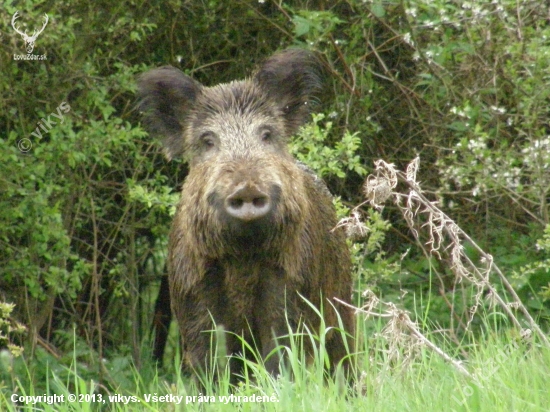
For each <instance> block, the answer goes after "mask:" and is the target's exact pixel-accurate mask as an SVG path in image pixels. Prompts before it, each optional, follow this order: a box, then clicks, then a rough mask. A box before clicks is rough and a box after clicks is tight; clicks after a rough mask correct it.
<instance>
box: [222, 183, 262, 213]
mask: <svg viewBox="0 0 550 412" xmlns="http://www.w3.org/2000/svg"><path fill="white" fill-rule="evenodd" d="M224 206H225V210H226V212H227V213H228V214H229V216H231V217H234V218H235V219H238V220H241V221H244V222H251V221H253V220H256V219H260V218H262V217H264V216H266V215H267V214H268V213H269V212H270V211H271V209H272V201H271V197H270V196H269V194H267V193H266V192H264V191H262V190H260V189H259V188H258V187H257V186H256V185H254V184H249V183H248V184H244V185H240V186H239V187H237V189H236V190H235V191H234V192H233V193H231V194H230V195H229V196H227V198H226V199H225V204H224Z"/></svg>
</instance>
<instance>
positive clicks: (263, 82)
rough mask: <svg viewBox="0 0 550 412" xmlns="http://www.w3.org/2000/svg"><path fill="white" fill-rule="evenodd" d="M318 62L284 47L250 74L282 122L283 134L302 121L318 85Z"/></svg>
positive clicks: (309, 55)
mask: <svg viewBox="0 0 550 412" xmlns="http://www.w3.org/2000/svg"><path fill="white" fill-rule="evenodd" d="M321 73H322V64H321V61H320V60H319V59H318V58H317V56H315V55H314V54H313V53H312V52H310V51H307V50H303V49H288V50H285V51H282V52H280V53H277V54H275V55H273V56H271V57H270V58H269V59H267V61H266V62H265V63H264V64H263V65H262V67H261V68H260V70H258V72H257V73H256V75H255V76H254V80H255V81H256V82H257V84H258V85H259V86H260V87H261V88H262V89H263V90H264V91H266V92H267V94H268V95H269V97H270V98H272V99H273V101H274V102H275V104H276V105H277V107H278V108H279V109H280V110H281V111H282V113H283V115H284V117H285V121H286V132H287V135H289V136H290V135H292V134H294V133H295V132H296V131H297V129H298V127H300V125H301V124H302V123H303V122H304V121H305V120H306V118H307V115H308V113H309V106H310V103H311V97H312V95H313V94H314V93H315V92H316V91H317V90H319V89H320V88H321Z"/></svg>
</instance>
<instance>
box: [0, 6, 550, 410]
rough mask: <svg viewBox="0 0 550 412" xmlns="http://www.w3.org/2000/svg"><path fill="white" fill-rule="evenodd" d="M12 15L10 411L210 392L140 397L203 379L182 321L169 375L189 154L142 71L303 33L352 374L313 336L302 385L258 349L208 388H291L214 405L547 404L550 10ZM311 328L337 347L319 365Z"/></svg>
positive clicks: (209, 69)
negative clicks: (169, 148) (162, 342)
mask: <svg viewBox="0 0 550 412" xmlns="http://www.w3.org/2000/svg"><path fill="white" fill-rule="evenodd" d="M16 11H19V15H20V17H19V19H18V24H19V25H20V26H19V27H20V29H21V30H22V31H24V30H25V29H27V33H32V31H33V30H35V29H38V28H39V27H41V25H42V16H43V15H44V13H47V14H48V16H49V21H48V24H47V26H46V27H45V29H44V31H43V32H42V33H41V34H40V35H39V36H38V38H37V40H36V44H35V47H34V50H33V53H34V54H37V55H46V59H43V60H21V59H19V58H15V57H14V56H15V55H21V54H26V52H25V47H24V46H25V44H24V42H23V39H22V37H21V36H20V35H19V34H17V33H16V32H15V31H14V30H13V29H12V27H11V26H10V22H11V20H12V17H13V15H14V14H15V12H16ZM0 21H2V22H4V23H3V25H2V26H1V27H0V35H1V38H2V43H3V44H4V47H3V48H2V49H1V50H0V60H1V61H2V62H3V63H2V71H1V74H0V90H2V94H1V97H0V147H1V148H2V150H0V409H2V410H4V409H7V410H16V409H17V408H19V407H20V406H21V405H22V404H19V406H18V405H16V404H14V403H13V402H12V401H11V398H10V397H11V396H12V394H17V395H18V396H19V395H21V396H25V395H29V396H38V395H44V394H47V395H53V394H59V395H61V394H65V395H68V394H69V393H72V394H82V395H88V398H87V399H86V398H85V399H84V400H85V402H84V403H82V404H74V405H70V404H68V403H67V402H65V403H62V404H56V405H48V404H41V405H40V406H39V407H40V408H43V409H44V410H96V409H100V408H102V404H98V403H96V402H91V400H92V398H90V396H92V395H102V396H103V397H104V398H105V397H106V396H107V398H108V395H114V394H120V395H121V396H122V395H124V396H135V397H136V399H139V400H141V402H140V405H139V408H142V409H143V410H157V409H161V410H165V409H166V410H172V409H178V408H179V409H181V410H183V409H184V408H186V410H187V409H190V410H193V409H197V410H198V409H202V408H205V407H206V405H205V403H204V402H203V403H199V402H198V401H197V402H194V401H193V402H190V403H189V404H188V405H183V406H174V405H173V404H172V403H166V404H162V403H158V402H154V401H152V400H151V399H152V398H149V400H146V395H149V394H150V395H153V394H155V393H156V394H157V395H159V396H160V395H167V394H172V395H179V396H199V393H200V391H199V390H198V389H197V388H196V387H194V386H193V385H194V383H192V382H191V381H190V380H189V379H188V378H187V377H182V376H180V375H179V374H178V367H177V365H178V364H179V351H178V348H177V347H178V345H177V339H178V338H177V334H176V333H175V331H172V333H171V334H170V339H169V343H168V347H167V351H166V354H165V356H164V366H162V367H159V368H157V366H156V365H155V364H154V363H153V361H152V360H151V351H152V349H151V348H152V340H153V338H152V334H151V325H152V322H153V311H154V305H155V300H156V298H157V295H158V289H159V284H160V281H161V279H162V277H163V276H164V275H165V267H164V265H165V259H166V254H165V251H166V244H167V233H168V230H169V226H170V221H171V216H172V215H173V214H174V208H175V204H176V202H177V199H178V187H179V186H181V183H182V181H183V180H184V178H185V175H186V165H185V164H183V163H182V162H181V161H178V160H176V161H173V162H171V163H168V162H166V161H165V160H164V158H163V156H162V154H161V152H160V145H159V142H156V141H153V140H151V139H150V138H149V136H148V135H147V134H146V133H145V132H144V130H143V129H142V128H141V125H140V116H139V113H137V111H136V109H135V88H136V85H135V78H136V76H137V75H138V74H139V73H142V72H144V71H146V70H147V69H148V68H151V67H156V66H161V65H165V64H171V65H173V66H176V67H179V68H181V69H182V70H183V71H185V72H186V73H188V74H190V75H192V76H193V77H195V78H197V80H199V81H201V82H202V83H204V84H215V83H219V82H223V81H229V80H232V79H235V78H241V77H243V76H244V75H246V74H247V73H249V72H250V70H251V69H253V68H254V67H255V64H257V63H259V62H260V61H261V60H262V59H263V58H265V57H266V56H268V55H270V54H272V53H273V52H274V51H275V50H278V49H282V48H285V47H288V46H300V47H306V48H309V49H312V50H316V51H318V52H319V53H321V54H322V55H323V56H324V61H325V66H326V72H327V82H326V93H324V94H323V95H322V96H319V102H318V104H317V107H316V111H317V113H318V114H316V115H314V116H313V117H312V122H311V123H310V124H309V125H306V126H305V127H304V128H303V129H302V131H301V132H300V133H299V134H298V135H297V136H296V137H295V139H294V140H293V141H292V143H291V150H292V152H293V153H294V154H295V155H296V156H297V157H298V158H299V159H300V160H302V161H304V162H306V163H307V164H308V165H309V166H310V167H311V168H312V169H314V170H315V171H316V172H317V173H318V174H319V175H320V176H321V177H323V179H324V180H325V181H326V182H327V184H328V185H329V187H330V189H331V191H332V193H334V194H336V195H338V197H337V199H336V200H335V202H336V204H337V208H338V211H339V213H340V215H341V217H342V218H343V219H344V220H343V221H342V224H345V225H346V227H347V230H348V233H349V235H350V248H351V250H352V252H353V259H354V263H355V275H356V279H357V282H356V290H355V303H356V306H357V307H360V308H362V312H360V313H358V317H357V321H358V325H359V327H358V336H357V339H358V341H359V345H358V348H359V349H358V353H357V354H352V355H351V356H353V357H354V359H355V362H356V363H357V368H356V371H355V372H356V376H355V383H354V384H352V385H350V387H347V386H346V384H345V383H344V382H342V381H341V380H339V379H334V380H333V379H331V378H328V379H325V378H324V377H323V374H322V369H321V367H320V365H322V364H323V362H324V358H323V351H322V336H323V333H325V331H311V332H312V333H313V335H306V336H303V337H301V336H297V337H296V340H295V342H296V346H295V347H292V348H289V349H288V350H289V351H290V353H291V355H290V358H291V360H292V361H291V362H290V365H291V366H290V368H291V369H292V379H290V376H283V377H281V378H279V379H276V378H273V377H272V376H269V375H267V374H266V372H265V370H264V369H263V368H262V366H261V362H259V363H250V364H249V368H250V374H249V375H247V376H246V377H245V379H244V382H243V384H242V385H241V386H239V387H236V388H231V390H229V388H228V385H229V384H228V382H227V379H225V378H224V376H221V378H220V380H219V382H218V384H217V385H218V386H217V387H216V388H209V392H208V393H206V394H205V393H203V394H202V395H203V396H216V397H217V396H225V395H229V394H230V393H233V394H234V395H236V396H238V395H241V396H250V395H253V394H254V395H266V396H272V395H275V396H276V397H277V399H278V400H279V402H266V403H263V404H262V405H261V406H260V405H258V404H257V403H250V402H228V403H227V405H224V404H223V403H221V402H216V403H215V404H209V405H208V406H207V407H208V408H211V409H213V410H214V409H224V410H231V409H239V410H256V409H262V408H263V409H265V410H302V409H303V410H310V409H311V410H329V411H330V410H355V409H358V410H365V408H368V409H376V410H404V409H407V410H426V407H427V406H429V407H430V408H431V409H433V410H436V409H441V410H443V409H445V410H447V409H449V408H451V409H455V410H484V409H486V410H491V411H492V410H520V409H521V410H544V409H545V408H547V405H548V404H550V402H549V399H548V396H549V395H548V390H547V389H546V386H547V385H546V382H547V381H548V377H549V375H550V371H549V369H548V365H550V356H549V348H548V344H547V341H548V329H549V326H550V206H549V200H550V130H549V129H548V124H549V123H550V113H549V111H548V105H549V94H550V40H549V39H550V26H549V25H548V11H547V5H546V2H545V1H543V0H539V1H537V0H533V1H524V2H517V1H516V0H500V1H488V0H472V1H467V2H463V1H447V0H445V1H444V0H400V1H391V0H390V1H380V0H368V1H363V0H336V1H330V2H329V1H325V0H314V1H305V0H304V1H301V0H298V1H293V2H290V1H288V2H284V1H279V0H271V1H270V0H266V1H255V0H239V1H238V2H226V1H222V0H209V1H204V2H198V1H197V2H184V1H177V0H172V1H168V2H152V3H151V2H139V1H135V0H125V1H122V2H119V3H116V4H113V5H112V4H107V3H105V4H104V3H102V2H100V3H93V4H91V3H89V2H84V1H81V0H74V1H70V2H62V3H60V4H57V3H56V6H55V8H52V7H51V4H50V3H48V2H43V1H37V0H22V1H17V2H15V1H10V0H8V1H6V2H4V3H3V7H2V8H0ZM378 159H382V160H383V162H376V163H375V161H377V160H378ZM365 179H366V183H365V184H364V182H365ZM14 305H15V306H14ZM365 312H366V313H365ZM409 321H410V322H409ZM315 334H316V335H318V337H317V338H315ZM301 339H318V342H320V345H321V346H320V351H319V353H317V355H316V357H315V362H313V365H311V366H310V367H309V368H306V367H304V366H303V359H302V357H303V354H302V353H301V351H300V350H299V347H300V341H301ZM219 370H220V373H221V374H222V375H223V373H224V370H223V367H221V366H220V368H219ZM252 375H254V378H253V377H252ZM209 385H210V386H212V385H211V384H209ZM210 389H212V392H210ZM216 399H217V398H216ZM107 404H108V405H109V407H110V408H111V409H112V410H135V409H136V408H137V406H136V405H135V404H132V403H128V404H127V405H124V404H123V402H118V403H115V402H107ZM35 406H36V405H35ZM37 407H38V406H37ZM27 408H28V409H29V410H30V409H31V408H32V405H29V404H27Z"/></svg>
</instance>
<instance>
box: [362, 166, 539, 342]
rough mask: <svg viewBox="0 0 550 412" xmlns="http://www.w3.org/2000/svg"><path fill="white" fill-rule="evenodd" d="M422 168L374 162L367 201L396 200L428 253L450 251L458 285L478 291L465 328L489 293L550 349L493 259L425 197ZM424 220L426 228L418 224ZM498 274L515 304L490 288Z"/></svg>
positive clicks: (374, 203) (375, 204) (377, 204)
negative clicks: (467, 249) (468, 248)
mask: <svg viewBox="0 0 550 412" xmlns="http://www.w3.org/2000/svg"><path fill="white" fill-rule="evenodd" d="M419 166H420V158H419V157H417V158H415V159H414V160H413V161H412V162H411V163H410V164H409V165H408V166H407V170H406V172H405V173H403V172H401V171H399V170H397V169H396V168H395V166H394V165H393V164H390V163H386V162H384V161H383V160H377V161H376V162H375V173H374V174H373V175H370V176H369V177H367V180H366V182H365V187H364V191H365V196H366V199H367V201H368V202H369V203H370V204H371V205H372V206H373V207H375V208H377V209H381V208H382V207H383V203H384V202H385V201H386V200H388V199H389V198H390V197H393V199H394V203H395V204H396V205H397V207H398V208H399V210H400V211H401V212H402V214H403V216H404V218H405V221H406V222H407V224H408V226H409V228H410V229H411V231H412V233H413V235H414V237H415V239H416V240H417V242H418V244H419V245H420V246H421V247H422V248H423V249H425V248H427V249H428V252H429V253H430V254H432V255H434V256H436V257H437V258H439V259H441V254H440V252H441V251H448V250H449V249H450V252H449V256H450V259H451V269H452V271H453V272H454V274H455V275H456V277H457V279H458V281H462V280H466V281H468V282H469V283H471V284H473V285H474V286H475V287H476V288H477V293H476V296H475V304H474V306H473V307H472V308H471V309H470V318H469V320H468V323H467V325H466V327H469V325H470V323H471V321H472V319H473V316H474V315H475V313H476V311H477V309H478V308H479V306H480V305H481V299H482V294H483V292H484V291H485V290H488V291H489V293H490V296H491V297H492V298H493V299H494V300H495V301H496V302H497V303H498V304H499V306H500V307H501V308H502V310H503V311H504V312H505V313H506V314H507V315H508V317H509V318H510V320H511V321H512V322H513V324H514V325H515V326H516V327H517V328H518V329H519V330H520V333H525V332H526V331H524V330H523V328H522V326H521V323H520V321H519V320H518V318H517V317H516V315H515V314H514V312H513V311H512V308H515V309H518V310H519V311H520V312H521V313H522V314H523V315H524V316H525V319H527V322H528V323H529V327H530V328H531V329H532V330H533V331H534V332H535V333H536V334H537V336H538V337H539V338H540V340H541V341H542V342H544V343H545V344H546V345H549V346H550V342H549V340H548V338H547V336H546V335H545V334H544V332H543V331H542V330H541V329H540V327H539V326H538V324H537V323H536V322H535V320H534V319H533V318H532V317H531V314H530V313H529V311H528V310H527V308H526V307H525V305H523V303H522V302H521V300H520V299H519V296H518V295H517V293H516V291H515V290H514V288H513V287H512V285H511V284H510V282H508V279H506V277H505V276H504V274H503V273H502V271H501V270H500V268H499V267H498V266H497V265H496V264H495V263H494V261H493V257H492V256H491V255H490V254H488V253H486V252H485V251H484V250H483V249H481V248H480V247H479V246H478V245H477V243H475V242H474V241H473V240H472V239H471V238H470V236H468V235H467V234H466V233H465V232H464V231H463V230H462V229H461V228H460V227H459V226H458V225H457V224H456V223H455V222H454V221H453V220H452V219H451V218H450V217H449V216H447V215H446V214H445V213H444V212H443V211H441V209H439V207H438V206H437V203H436V202H433V201H430V200H429V199H428V198H426V196H425V195H424V194H423V191H422V188H421V187H420V185H419V183H418V182H417V180H416V174H417V171H418V169H419ZM399 181H401V182H403V183H405V184H406V185H407V186H408V187H409V191H408V193H407V194H402V193H399V192H396V191H394V189H395V187H396V186H397V183H398V182H399ZM423 219H425V220H426V222H425V223H424V224H419V223H417V222H421V221H422V220H423ZM419 231H422V232H423V233H426V235H427V238H428V240H427V241H426V242H422V241H421V239H420V235H419ZM465 241H467V242H468V243H469V244H471V245H472V247H474V248H475V250H476V251H477V252H478V253H479V254H480V255H481V256H482V259H481V262H482V263H483V264H484V265H483V267H479V266H478V265H476V264H475V263H474V262H472V261H471V259H470V258H469V257H468V256H467V255H466V254H465V253H464V247H463V242H465ZM491 273H496V274H497V276H498V278H499V280H500V281H501V282H502V283H503V284H504V286H505V288H506V290H507V291H508V293H509V294H510V296H511V297H512V299H513V301H512V302H506V301H505V299H504V298H503V297H502V296H500V295H499V293H498V292H497V290H496V289H495V288H494V286H493V285H492V284H491V282H490V280H489V276H490V274H491Z"/></svg>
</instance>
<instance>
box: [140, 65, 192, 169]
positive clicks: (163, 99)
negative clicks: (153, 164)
mask: <svg viewBox="0 0 550 412" xmlns="http://www.w3.org/2000/svg"><path fill="white" fill-rule="evenodd" d="M201 87H202V86H201V85H200V83H198V82H196V81H195V80H193V79H191V78H190V77H189V76H187V75H185V74H183V73H182V72H181V71H180V70H178V69H176V68H175V67H172V66H164V67H160V68H158V69H153V70H151V71H149V72H147V73H144V74H142V75H141V76H140V77H139V78H138V95H139V99H140V101H139V108H140V110H141V111H142V112H144V115H145V118H144V123H145V125H146V128H147V129H148V130H149V132H150V133H151V134H154V135H158V136H161V137H163V138H164V140H163V144H164V152H165V154H166V157H167V158H168V160H170V159H173V158H174V157H176V156H179V155H181V154H182V153H183V151H184V141H183V128H184V122H185V118H186V116H187V114H188V113H189V110H190V109H191V108H192V107H193V105H194V103H195V100H196V98H197V95H198V94H199V93H200V90H201Z"/></svg>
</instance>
